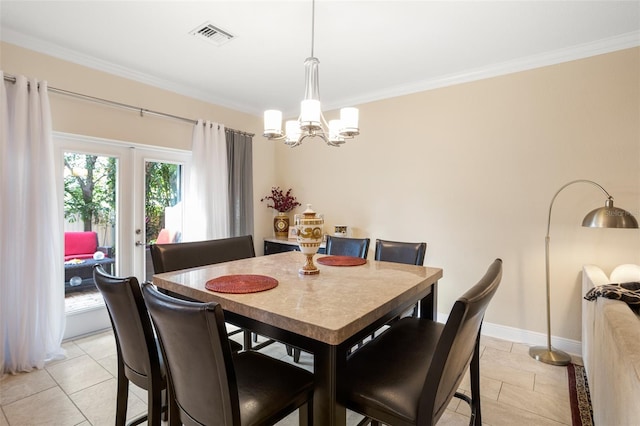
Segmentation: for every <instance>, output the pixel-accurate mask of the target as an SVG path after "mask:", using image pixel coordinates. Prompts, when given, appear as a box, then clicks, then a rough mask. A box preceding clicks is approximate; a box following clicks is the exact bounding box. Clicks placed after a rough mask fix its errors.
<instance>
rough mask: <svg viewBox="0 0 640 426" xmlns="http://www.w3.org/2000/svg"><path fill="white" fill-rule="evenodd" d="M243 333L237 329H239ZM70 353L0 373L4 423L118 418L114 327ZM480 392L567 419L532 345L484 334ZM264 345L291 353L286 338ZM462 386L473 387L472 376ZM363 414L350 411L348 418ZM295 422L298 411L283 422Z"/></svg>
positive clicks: (134, 404) (564, 398) (454, 408)
mask: <svg viewBox="0 0 640 426" xmlns="http://www.w3.org/2000/svg"><path fill="white" fill-rule="evenodd" d="M236 336H237V338H238V339H240V338H241V336H240V335H236ZM64 348H65V349H66V350H67V357H66V359H64V360H60V361H55V362H51V363H48V364H47V365H46V367H45V368H44V369H43V370H37V371H34V372H31V373H24V374H20V375H16V376H7V377H5V378H4V379H3V380H1V381H0V408H1V410H2V411H1V413H0V426H7V425H9V426H27V425H61V426H62V425H82V426H88V425H109V426H111V425H113V423H114V416H115V395H116V379H115V375H116V348H115V340H114V337H113V333H112V332H111V331H106V332H102V333H99V334H96V335H92V336H88V337H83V338H79V339H76V340H73V341H68V342H65V343H64ZM481 350H482V355H481V365H480V371H481V376H482V378H481V395H482V414H483V423H484V424H486V425H496V426H498V425H509V426H511V425H515V424H517V425H518V426H525V425H535V426H540V425H570V424H571V411H570V408H569V392H568V388H567V371H566V368H565V367H554V366H550V365H546V364H542V363H539V362H537V361H535V360H533V359H532V358H531V357H529V355H528V347H527V346H525V345H522V344H517V343H512V342H508V341H504V340H498V339H493V338H488V337H483V338H482V340H481ZM263 352H265V353H267V354H269V355H271V356H274V357H277V358H279V359H286V360H291V358H290V357H288V356H287V355H286V351H285V349H284V346H283V345H280V344H273V345H270V346H267V347H266V348H264V349H263ZM300 361H301V362H300V364H299V365H300V366H302V367H304V368H307V369H311V368H312V362H313V359H312V356H311V355H309V354H306V353H303V354H302V356H301V360H300ZM131 387H132V391H131V392H130V397H129V410H128V415H129V417H130V418H135V417H137V416H138V415H140V414H142V413H144V411H145V410H146V392H145V391H143V390H141V389H139V388H136V387H135V386H133V385H131ZM461 389H462V390H463V391H465V392H466V393H469V383H468V379H465V380H464V381H463V383H462V385H461ZM360 419H361V417H360V416H358V415H356V414H355V413H348V419H347V421H348V424H349V425H355V424H356V423H357V422H358V421H359V420H360ZM468 421H469V408H468V406H467V405H466V404H465V403H461V402H460V401H459V400H457V399H455V398H454V400H453V401H452V402H451V404H450V405H449V408H448V410H447V411H446V413H445V414H444V415H443V417H442V418H441V419H440V422H439V425H461V426H462V425H467V424H468ZM297 424H298V419H297V415H296V414H294V415H291V416H289V417H288V418H286V419H284V420H283V421H282V422H280V423H279V425H281V426H293V425H297Z"/></svg>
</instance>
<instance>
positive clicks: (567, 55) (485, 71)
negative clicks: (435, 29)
mask: <svg viewBox="0 0 640 426" xmlns="http://www.w3.org/2000/svg"><path fill="white" fill-rule="evenodd" d="M638 46H640V31H632V32H629V33H625V34H620V35H618V36H614V37H609V38H606V39H601V40H597V41H595V42H591V43H584V44H580V45H576V46H572V47H568V48H565V49H558V50H554V51H549V52H545V53H541V54H539V55H532V56H527V57H523V58H519V59H515V60H513V61H507V62H502V63H497V64H491V65H488V66H486V67H482V68H477V69H472V70H467V71H465V72H460V73H456V74H450V75H445V76H442V77H438V78H433V79H428V80H423V81H419V82H414V83H410V84H407V85H401V86H394V87H390V88H386V89H383V90H380V91H377V92H372V93H368V94H367V95H364V96H361V97H353V98H344V99H341V100H340V101H339V102H335V103H333V104H331V105H329V104H326V105H324V103H323V109H324V110H334V109H339V108H342V107H343V106H344V105H360V104H364V103H368V102H375V101H380V100H383V99H389V98H394V97H398V96H404V95H410V94H414V93H419V92H425V91H428V90H433V89H439V88H443V87H447V86H454V85H457V84H462V83H469V82H472V81H478V80H484V79H487V78H492V77H499V76H502V75H507V74H513V73H517V72H521V71H528V70H532V69H535V68H541V67H546V66H550V65H556V64H560V63H563V62H570V61H575V60H578V59H584V58H588V57H592V56H597V55H602V54H605V53H611V52H615V51H619V50H624V49H630V48H634V47H638ZM291 115H294V114H291Z"/></svg>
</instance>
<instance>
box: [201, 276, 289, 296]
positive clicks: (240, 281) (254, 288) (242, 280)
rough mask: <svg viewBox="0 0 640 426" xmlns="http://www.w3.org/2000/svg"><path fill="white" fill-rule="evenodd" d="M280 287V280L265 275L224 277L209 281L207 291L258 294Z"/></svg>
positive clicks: (206, 286) (206, 285)
mask: <svg viewBox="0 0 640 426" xmlns="http://www.w3.org/2000/svg"><path fill="white" fill-rule="evenodd" d="M277 285H278V280H276V279H275V278H271V277H267V276H265V275H223V276H222V277H218V278H214V279H212V280H209V281H207V283H206V284H205V285H204V286H205V288H206V289H207V290H211V291H217V292H218V293H236V294H241V293H256V292H258V291H265V290H270V289H272V288H274V287H276V286H277Z"/></svg>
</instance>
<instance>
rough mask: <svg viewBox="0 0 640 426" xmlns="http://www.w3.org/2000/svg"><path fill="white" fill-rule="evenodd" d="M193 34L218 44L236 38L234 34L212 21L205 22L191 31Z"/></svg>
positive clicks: (220, 44)
mask: <svg viewBox="0 0 640 426" xmlns="http://www.w3.org/2000/svg"><path fill="white" fill-rule="evenodd" d="M189 34H191V35H192V36H195V37H197V38H199V39H201V40H205V41H208V42H209V43H212V44H214V45H216V46H222V45H223V44H225V43H226V42H228V41H231V40H233V39H234V38H235V36H234V35H233V34H231V33H230V32H228V31H225V30H223V29H221V28H219V27H216V26H214V25H212V24H211V23H210V22H205V23H204V24H202V25H198V26H197V27H196V28H195V29H193V30H192V31H191V32H189Z"/></svg>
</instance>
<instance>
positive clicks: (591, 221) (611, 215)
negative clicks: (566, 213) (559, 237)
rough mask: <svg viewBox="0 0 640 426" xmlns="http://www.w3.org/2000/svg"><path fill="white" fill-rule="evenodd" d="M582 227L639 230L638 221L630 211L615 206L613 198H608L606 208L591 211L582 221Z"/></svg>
mask: <svg viewBox="0 0 640 426" xmlns="http://www.w3.org/2000/svg"><path fill="white" fill-rule="evenodd" d="M582 226H587V227H589V228H637V227H638V221H637V220H636V218H635V217H633V215H632V214H631V213H629V212H628V211H626V210H624V209H621V208H619V207H614V206H613V198H611V197H609V198H607V201H605V206H604V207H600V208H597V209H594V210H591V211H590V212H589V213H588V214H587V215H586V216H585V217H584V219H582Z"/></svg>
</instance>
